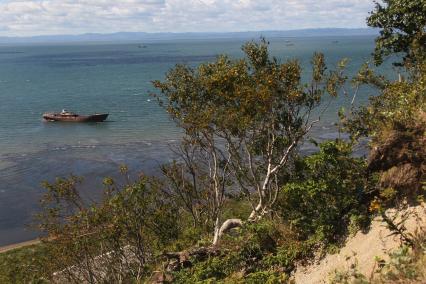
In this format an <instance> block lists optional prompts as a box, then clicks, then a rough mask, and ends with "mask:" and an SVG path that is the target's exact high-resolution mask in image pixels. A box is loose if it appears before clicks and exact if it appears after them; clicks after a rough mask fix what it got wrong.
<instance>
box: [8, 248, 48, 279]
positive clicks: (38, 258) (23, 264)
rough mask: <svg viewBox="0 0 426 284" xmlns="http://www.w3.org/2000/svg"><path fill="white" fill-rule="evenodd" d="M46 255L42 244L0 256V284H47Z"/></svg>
mask: <svg viewBox="0 0 426 284" xmlns="http://www.w3.org/2000/svg"><path fill="white" fill-rule="evenodd" d="M49 260H50V259H49V257H48V254H47V253H46V249H45V247H44V246H43V245H42V244H38V245H32V246H29V247H24V248H19V249H14V250H11V251H8V252H5V253H1V254H0V283H16V284H19V283H22V284H24V283H33V284H44V283H48V281H47V278H45V277H46V270H45V267H46V266H47V263H48V262H49Z"/></svg>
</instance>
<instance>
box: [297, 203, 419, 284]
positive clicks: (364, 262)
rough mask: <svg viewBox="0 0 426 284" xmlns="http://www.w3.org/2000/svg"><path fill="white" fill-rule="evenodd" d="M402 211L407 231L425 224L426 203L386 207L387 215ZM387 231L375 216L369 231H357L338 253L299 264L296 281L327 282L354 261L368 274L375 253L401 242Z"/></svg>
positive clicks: (300, 283)
mask: <svg viewBox="0 0 426 284" xmlns="http://www.w3.org/2000/svg"><path fill="white" fill-rule="evenodd" d="M405 212H409V213H410V215H409V216H410V217H409V218H408V219H407V221H406V223H405V226H406V228H407V231H409V232H412V233H414V232H415V231H416V229H419V228H420V227H423V228H426V205H425V204H423V205H421V206H416V207H410V208H408V209H406V210H404V211H402V212H396V211H395V210H389V211H388V212H387V215H388V216H394V215H395V214H398V216H401V215H402V214H404V213H405ZM389 235H390V231H389V230H388V229H387V228H386V225H385V224H384V223H383V222H382V219H381V218H379V217H378V218H376V219H375V220H374V221H373V222H372V224H371V229H370V230H369V231H368V233H366V234H364V233H362V232H358V233H357V234H356V235H355V236H354V237H352V238H350V239H349V240H348V241H347V243H346V245H345V246H344V247H343V248H342V249H341V250H340V252H339V253H338V254H334V255H328V256H326V257H325V258H323V259H322V260H320V261H319V262H318V263H315V264H312V265H310V266H305V267H299V268H298V269H297V270H296V273H295V274H294V279H295V281H296V284H317V283H328V282H329V280H330V278H331V276H332V275H333V273H334V272H335V271H336V270H340V271H346V270H348V268H349V267H350V266H351V265H352V264H354V263H355V262H357V265H358V270H359V271H360V272H361V273H363V274H364V275H366V276H367V277H368V276H370V275H372V273H373V272H374V270H375V265H376V263H375V257H376V256H378V257H381V258H384V259H386V252H388V251H392V250H394V249H396V248H397V247H398V246H400V244H401V241H400V240H399V238H398V237H397V236H389Z"/></svg>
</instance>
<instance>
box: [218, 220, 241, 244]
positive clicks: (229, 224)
mask: <svg viewBox="0 0 426 284" xmlns="http://www.w3.org/2000/svg"><path fill="white" fill-rule="evenodd" d="M242 226H243V221H242V220H241V219H228V220H226V221H225V222H223V224H222V226H220V229H219V230H218V231H217V234H216V231H215V236H214V240H213V245H214V246H215V245H217V244H218V242H219V240H220V238H221V237H222V235H223V234H225V233H226V232H229V230H231V229H233V228H237V227H242Z"/></svg>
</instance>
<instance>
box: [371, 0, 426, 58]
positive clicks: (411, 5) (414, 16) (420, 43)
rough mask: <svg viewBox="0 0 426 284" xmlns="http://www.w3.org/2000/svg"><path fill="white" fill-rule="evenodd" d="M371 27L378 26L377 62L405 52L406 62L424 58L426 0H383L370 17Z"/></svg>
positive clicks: (425, 49)
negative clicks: (385, 57)
mask: <svg viewBox="0 0 426 284" xmlns="http://www.w3.org/2000/svg"><path fill="white" fill-rule="evenodd" d="M367 24H368V25H369V26H370V27H374V28H379V29H380V36H379V37H378V38H377V39H376V50H375V54H374V55H375V61H376V63H377V64H381V63H382V62H383V57H384V56H388V55H391V54H396V53H402V54H403V55H404V64H406V65H407V64H408V65H413V64H416V63H417V62H418V61H422V60H424V58H425V54H426V29H425V28H426V1H424V0H384V1H380V3H379V2H376V7H375V9H374V11H373V12H372V13H371V15H370V16H369V17H368V19H367Z"/></svg>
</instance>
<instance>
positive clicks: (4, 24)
mask: <svg viewBox="0 0 426 284" xmlns="http://www.w3.org/2000/svg"><path fill="white" fill-rule="evenodd" d="M373 6H374V4H373V1H372V0H0V36H34V35H56V34H82V33H113V32H231V31H264V30H294V29H305V28H331V27H333V28H363V27H366V25H365V18H366V17H367V16H368V12H369V11H371V10H372V8H373Z"/></svg>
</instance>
